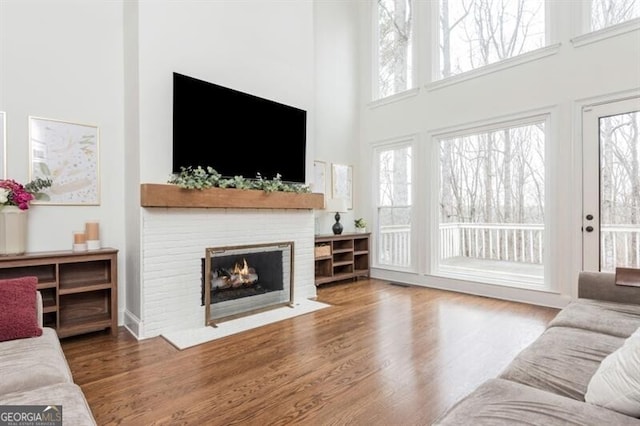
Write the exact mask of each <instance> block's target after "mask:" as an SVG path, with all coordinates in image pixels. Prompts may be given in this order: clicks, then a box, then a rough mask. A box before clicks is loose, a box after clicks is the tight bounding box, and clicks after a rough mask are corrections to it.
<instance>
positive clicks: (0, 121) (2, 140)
mask: <svg viewBox="0 0 640 426" xmlns="http://www.w3.org/2000/svg"><path fill="white" fill-rule="evenodd" d="M0 157H1V158H0V169H1V170H0V179H6V178H7V114H6V113H4V112H2V111H0Z"/></svg>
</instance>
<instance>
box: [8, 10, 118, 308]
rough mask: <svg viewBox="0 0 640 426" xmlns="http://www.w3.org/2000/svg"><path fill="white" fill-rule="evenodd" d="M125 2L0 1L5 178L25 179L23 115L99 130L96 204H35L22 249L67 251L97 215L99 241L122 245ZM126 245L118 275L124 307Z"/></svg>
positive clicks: (26, 154)
mask: <svg viewBox="0 0 640 426" xmlns="http://www.w3.org/2000/svg"><path fill="white" fill-rule="evenodd" d="M122 66H123V63H122V3H121V2H119V1H112V2H106V1H100V0H84V1H80V0H77V1H73V0H68V1H51V2H46V1H25V0H2V1H1V2H0V111H5V112H6V113H7V164H8V167H7V177H9V178H12V179H16V180H17V181H19V182H22V183H25V182H26V181H28V179H29V149H28V146H29V140H28V135H29V129H28V117H29V116H30V115H32V116H38V117H45V118H53V119H58V120H64V121H71V122H79V123H88V124H94V125H97V126H98V127H99V130H100V165H101V204H100V205H99V206H48V205H34V206H32V208H31V209H30V210H29V237H28V246H27V250H29V251H41V250H47V251H49V250H69V249H71V244H72V231H74V230H82V229H83V227H84V223H85V222H86V221H87V220H91V219H97V220H99V221H100V231H101V240H102V243H103V246H110V247H114V248H118V249H123V248H124V246H125V233H124V219H123V211H124V202H123V192H124V191H123V183H124V176H123V174H122V168H121V167H118V165H121V164H122V162H123V156H124V145H123V121H122V117H123V71H122ZM124 255H125V253H124V251H123V250H121V252H120V254H119V260H120V269H119V274H118V280H119V286H118V287H119V290H120V295H121V296H120V299H119V301H118V302H119V306H120V311H122V309H123V307H124V303H125V300H124V299H125V297H124V292H123V289H124V282H125V280H124V276H125V268H124V262H123V260H124Z"/></svg>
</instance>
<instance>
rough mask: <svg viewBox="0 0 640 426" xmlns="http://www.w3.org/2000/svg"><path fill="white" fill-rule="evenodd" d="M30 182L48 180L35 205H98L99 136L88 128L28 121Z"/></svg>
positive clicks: (83, 125)
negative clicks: (41, 197) (50, 183)
mask: <svg viewBox="0 0 640 426" xmlns="http://www.w3.org/2000/svg"><path fill="white" fill-rule="evenodd" d="M29 156H30V157H29V158H30V170H29V172H30V179H35V178H38V177H39V178H43V179H46V178H48V179H51V180H52V181H53V184H52V185H51V187H50V188H48V189H46V190H44V191H43V192H44V193H45V198H44V199H43V200H39V201H37V203H38V204H58V205H94V206H95V205H99V204H100V173H99V169H98V168H99V132H98V127H97V126H93V125H90V124H79V123H70V122H66V121H61V120H53V119H49V118H40V117H29Z"/></svg>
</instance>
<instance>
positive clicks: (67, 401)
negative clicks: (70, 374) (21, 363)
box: [0, 383, 96, 426]
mask: <svg viewBox="0 0 640 426" xmlns="http://www.w3.org/2000/svg"><path fill="white" fill-rule="evenodd" d="M0 405H62V424H65V425H77V426H90V425H95V424H96V421H95V419H94V418H93V414H92V413H91V409H90V408H89V405H88V404H87V400H86V399H85V397H84V394H83V393H82V390H80V387H78V385H76V384H74V383H58V384H55V385H49V386H45V387H42V388H39V389H33V390H29V391H23V392H13V393H9V394H6V395H0Z"/></svg>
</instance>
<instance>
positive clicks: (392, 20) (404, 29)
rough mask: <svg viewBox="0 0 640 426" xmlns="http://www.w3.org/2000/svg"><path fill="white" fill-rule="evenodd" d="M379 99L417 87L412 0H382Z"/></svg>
mask: <svg viewBox="0 0 640 426" xmlns="http://www.w3.org/2000/svg"><path fill="white" fill-rule="evenodd" d="M377 11H378V15H377V16H378V98H384V97H387V96H391V95H394V94H396V93H400V92H403V91H405V90H407V89H409V88H411V87H413V81H412V79H413V75H412V61H413V58H412V54H411V45H412V25H413V2H412V1H411V0H378V1H377Z"/></svg>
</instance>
